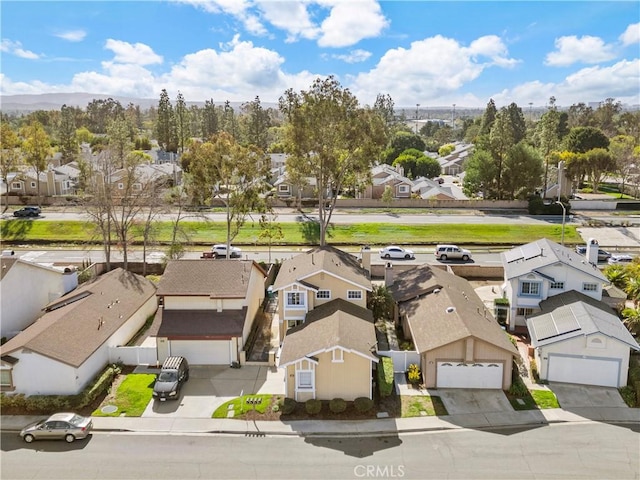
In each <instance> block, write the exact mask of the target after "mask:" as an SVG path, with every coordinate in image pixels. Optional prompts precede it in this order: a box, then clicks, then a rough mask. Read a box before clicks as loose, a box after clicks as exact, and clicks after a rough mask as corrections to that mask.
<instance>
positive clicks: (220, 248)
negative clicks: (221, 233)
mask: <svg viewBox="0 0 640 480" xmlns="http://www.w3.org/2000/svg"><path fill="white" fill-rule="evenodd" d="M229 250H230V251H229V257H230V258H240V257H241V256H242V250H240V249H239V248H238V247H231V248H230V249H229ZM211 251H212V252H213V254H214V256H215V257H216V258H227V246H226V245H225V244H219V245H214V246H213V247H211Z"/></svg>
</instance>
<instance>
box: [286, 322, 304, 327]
mask: <svg viewBox="0 0 640 480" xmlns="http://www.w3.org/2000/svg"><path fill="white" fill-rule="evenodd" d="M302 323H303V322H302V320H287V329H289V328H293V327H297V326H298V325H302Z"/></svg>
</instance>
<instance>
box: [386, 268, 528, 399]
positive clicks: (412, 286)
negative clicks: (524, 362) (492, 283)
mask: <svg viewBox="0 0 640 480" xmlns="http://www.w3.org/2000/svg"><path fill="white" fill-rule="evenodd" d="M390 269H392V266H391V265H388V266H387V271H386V272H385V274H386V283H387V286H388V289H389V291H390V293H391V295H392V297H393V299H394V301H395V303H396V315H397V317H398V320H399V322H400V324H401V325H402V331H403V333H404V335H405V337H406V338H407V339H410V340H411V341H412V342H413V344H414V346H415V349H416V351H417V352H418V354H419V355H420V368H421V370H422V375H423V380H424V383H425V385H426V387H427V388H497V389H503V390H506V389H508V388H509V387H510V386H511V374H512V365H513V359H514V357H515V356H516V355H518V351H517V350H516V348H515V347H514V345H513V344H512V343H511V341H510V339H509V338H508V335H507V334H506V333H505V332H504V331H503V330H502V328H501V327H500V325H499V324H498V322H497V321H496V320H495V319H494V318H493V315H492V314H491V312H490V311H488V310H487V309H486V307H485V305H484V303H483V302H482V300H481V299H480V298H479V297H478V295H477V294H476V293H475V291H474V289H473V287H472V285H471V284H470V283H469V282H468V281H467V280H465V279H464V278H461V277H458V276H456V275H454V274H452V273H449V272H448V271H445V270H442V269H440V268H438V267H433V266H430V265H421V266H418V267H415V268H412V269H410V270H407V271H405V272H402V273H399V274H397V275H395V276H394V275H393V271H389V270H390Z"/></svg>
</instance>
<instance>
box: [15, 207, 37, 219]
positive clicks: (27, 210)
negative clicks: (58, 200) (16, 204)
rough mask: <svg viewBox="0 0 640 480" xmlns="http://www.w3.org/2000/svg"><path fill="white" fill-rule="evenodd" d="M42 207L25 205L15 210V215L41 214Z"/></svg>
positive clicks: (30, 215) (32, 215)
mask: <svg viewBox="0 0 640 480" xmlns="http://www.w3.org/2000/svg"><path fill="white" fill-rule="evenodd" d="M40 212H41V210H40V207H23V208H21V209H20V210H16V211H15V212H13V216H14V217H37V216H39V215H40Z"/></svg>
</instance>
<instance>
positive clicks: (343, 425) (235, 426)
mask: <svg viewBox="0 0 640 480" xmlns="http://www.w3.org/2000/svg"><path fill="white" fill-rule="evenodd" d="M41 418H43V416H21V415H3V416H1V417H0V429H2V431H5V432H6V431H12V432H17V431H20V430H21V429H22V428H23V427H24V426H25V425H27V424H29V423H30V422H33V421H35V420H39V419H41ZM588 421H598V422H605V423H638V424H640V409H634V408H628V407H623V408H612V407H584V408H574V409H572V410H571V411H567V410H563V409H561V408H556V409H548V410H524V411H515V410H514V411H511V412H495V413H474V414H460V415H445V416H440V417H435V416H431V417H414V418H383V419H375V420H357V421H346V420H326V421H325V420H297V421H290V422H287V421H286V420H285V421H246V420H232V419H213V418H212V419H207V418H205V419H203V418H143V417H93V425H94V430H95V431H98V432H100V431H105V432H140V433H165V434H184V433H209V434H240V435H295V436H314V435H316V436H317V435H325V436H326V435H331V436H367V435H398V434H401V433H410V432H425V431H435V430H453V429H463V428H473V429H489V428H501V427H502V428H504V427H523V426H535V425H548V424H551V423H561V422H588Z"/></svg>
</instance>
